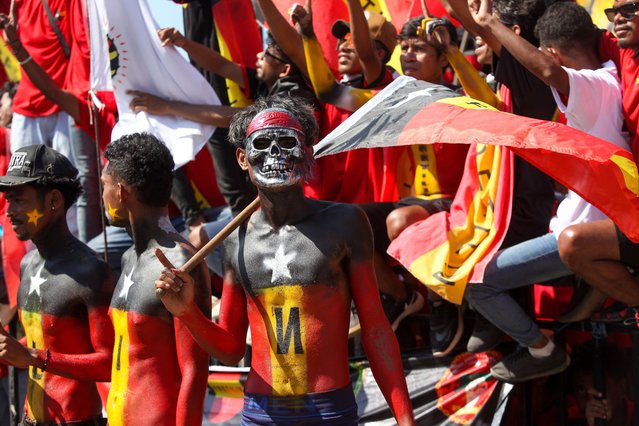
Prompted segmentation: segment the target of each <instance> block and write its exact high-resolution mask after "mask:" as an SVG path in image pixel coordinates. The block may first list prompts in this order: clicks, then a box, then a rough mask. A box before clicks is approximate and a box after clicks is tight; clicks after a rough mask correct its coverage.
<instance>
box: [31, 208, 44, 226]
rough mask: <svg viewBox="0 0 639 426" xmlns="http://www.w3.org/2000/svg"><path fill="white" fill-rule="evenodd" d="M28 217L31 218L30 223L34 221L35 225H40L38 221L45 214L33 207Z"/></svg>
mask: <svg viewBox="0 0 639 426" xmlns="http://www.w3.org/2000/svg"><path fill="white" fill-rule="evenodd" d="M27 217H28V218H29V220H28V221H27V222H28V223H33V225H34V226H38V221H39V220H40V218H43V217H44V215H43V214H42V213H40V212H39V211H38V209H33V210H32V211H30V212H29V213H27Z"/></svg>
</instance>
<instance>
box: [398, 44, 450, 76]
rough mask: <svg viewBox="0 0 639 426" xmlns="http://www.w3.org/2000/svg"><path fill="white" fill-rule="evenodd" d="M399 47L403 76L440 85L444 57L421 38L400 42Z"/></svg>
mask: <svg viewBox="0 0 639 426" xmlns="http://www.w3.org/2000/svg"><path fill="white" fill-rule="evenodd" d="M399 46H400V49H401V55H400V62H401V64H402V71H403V72H404V75H407V76H409V77H413V78H415V79H417V80H423V81H428V82H429V83H435V84H439V83H441V80H442V68H443V67H444V66H445V65H446V64H447V60H446V56H445V55H443V54H441V53H438V52H437V49H435V47H433V46H432V45H430V44H428V43H427V42H426V40H423V39H421V38H409V39H404V40H401V41H400V42H399Z"/></svg>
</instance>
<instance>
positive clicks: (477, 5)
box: [468, 0, 493, 25]
mask: <svg viewBox="0 0 639 426" xmlns="http://www.w3.org/2000/svg"><path fill="white" fill-rule="evenodd" d="M468 8H469V9H470V14H471V15H472V17H473V19H474V20H475V22H477V23H478V24H479V25H482V24H485V23H486V22H487V21H488V20H489V19H490V18H492V13H493V3H492V0H468Z"/></svg>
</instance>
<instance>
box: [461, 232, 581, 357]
mask: <svg viewBox="0 0 639 426" xmlns="http://www.w3.org/2000/svg"><path fill="white" fill-rule="evenodd" d="M570 274H572V272H571V271H570V269H568V267H567V266H565V265H564V264H563V263H562V261H561V259H560V258H559V250H558V248H557V238H556V237H555V236H554V235H553V234H546V235H543V236H541V237H537V238H533V239H531V240H528V241H524V242H523V243H520V244H517V245H514V246H512V247H509V248H507V249H504V250H501V251H500V252H499V253H497V255H496V256H495V257H494V258H493V259H492V260H491V261H490V263H489V264H488V266H487V267H486V271H485V272H484V282H483V283H481V284H479V283H477V284H475V283H471V284H468V287H467V288H466V299H467V300H468V301H469V302H470V304H471V305H472V307H473V308H475V309H476V310H477V311H479V313H480V314H482V315H483V316H484V317H485V318H486V319H487V320H488V321H490V322H491V323H492V324H494V325H495V326H496V327H497V328H499V329H500V330H502V331H503V332H504V333H506V334H508V335H509V336H511V337H512V338H513V339H515V340H516V341H517V342H519V343H520V344H521V345H523V346H531V345H532V344H533V343H535V342H536V341H537V340H538V339H539V338H540V337H541V332H540V331H539V327H537V324H535V322H534V321H533V320H532V318H530V316H529V315H528V314H526V312H524V310H523V309H522V307H521V306H520V305H519V303H517V301H516V300H515V299H513V298H512V297H511V296H510V295H509V294H508V290H510V289H514V288H519V287H525V286H529V285H532V284H535V283H538V282H543V281H547V280H552V279H556V278H561V277H564V276H566V275H570Z"/></svg>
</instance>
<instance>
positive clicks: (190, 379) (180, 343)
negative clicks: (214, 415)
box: [173, 263, 211, 426]
mask: <svg viewBox="0 0 639 426" xmlns="http://www.w3.org/2000/svg"><path fill="white" fill-rule="evenodd" d="M192 278H193V287H194V290H195V293H194V294H195V296H196V300H197V302H196V303H195V306H193V310H194V311H197V312H199V314H200V315H202V316H205V314H204V312H211V284H210V278H209V275H208V270H207V269H206V266H205V265H204V264H203V263H202V264H200V266H199V267H198V268H196V269H195V270H194V271H193V272H192ZM207 320H208V318H207ZM173 327H174V330H175V347H176V350H177V359H178V364H179V366H180V373H181V374H182V381H181V383H180V393H179V394H178V401H177V410H176V413H175V424H176V425H184V426H186V425H193V426H195V425H200V424H202V411H203V409H204V396H205V393H206V379H207V377H208V365H209V356H208V354H207V353H206V352H205V351H204V350H202V348H201V347H200V346H199V345H198V344H197V342H196V341H195V340H194V338H193V335H192V334H191V333H190V332H189V330H188V328H187V326H186V325H185V324H184V323H183V322H182V321H180V320H179V319H177V318H174V319H173Z"/></svg>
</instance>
